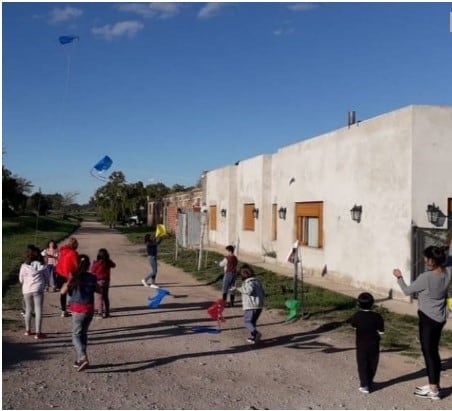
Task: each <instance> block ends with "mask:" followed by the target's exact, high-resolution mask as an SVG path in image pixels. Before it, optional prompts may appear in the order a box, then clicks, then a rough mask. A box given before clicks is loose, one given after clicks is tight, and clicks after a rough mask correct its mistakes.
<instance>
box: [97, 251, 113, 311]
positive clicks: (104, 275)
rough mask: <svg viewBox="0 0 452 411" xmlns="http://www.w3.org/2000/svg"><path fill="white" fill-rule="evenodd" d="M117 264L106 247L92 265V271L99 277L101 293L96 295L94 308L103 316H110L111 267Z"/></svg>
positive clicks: (98, 282)
mask: <svg viewBox="0 0 452 411" xmlns="http://www.w3.org/2000/svg"><path fill="white" fill-rule="evenodd" d="M115 267H116V264H115V263H114V262H113V261H112V260H111V259H110V254H108V251H107V250H106V249H105V248H101V249H99V251H98V253H97V258H96V261H94V262H93V265H92V266H91V272H92V273H93V274H94V275H95V276H96V278H97V285H98V286H99V289H100V293H96V294H95V296H94V309H95V311H96V312H97V315H99V316H100V317H102V318H107V317H109V316H110V298H109V296H108V290H109V289H110V273H111V269H112V268H115Z"/></svg>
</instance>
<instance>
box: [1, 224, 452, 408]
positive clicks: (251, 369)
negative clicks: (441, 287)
mask: <svg viewBox="0 0 452 411" xmlns="http://www.w3.org/2000/svg"><path fill="white" fill-rule="evenodd" d="M75 235H76V236H77V238H78V239H79V242H80V250H79V251H80V252H82V253H87V254H88V255H90V257H91V258H93V257H95V255H96V253H97V250H98V249H99V248H100V247H106V248H107V249H108V250H109V251H110V254H111V256H112V259H113V260H114V261H115V262H116V263H117V268H115V269H114V270H113V271H112V288H111V297H110V298H111V305H112V317H111V318H107V319H98V320H94V321H93V323H92V325H91V328H90V334H89V338H90V339H89V348H88V355H89V357H90V362H91V365H90V367H89V368H88V369H87V370H86V371H83V372H79V373H78V372H76V370H75V369H74V368H73V367H72V364H73V361H74V351H73V347H72V343H71V318H61V317H60V316H59V313H60V311H59V308H58V297H59V295H58V293H46V296H45V308H44V312H45V318H44V322H43V331H44V332H45V333H47V335H48V338H47V339H45V340H37V341H36V340H34V339H33V338H31V337H25V336H23V335H22V331H20V332H18V331H16V332H13V331H4V332H3V375H2V379H3V393H2V397H3V407H2V408H3V409H54V408H57V409H450V408H451V407H452V396H451V392H452V371H451V370H452V358H451V355H450V353H442V356H443V358H444V359H445V360H446V361H445V367H446V368H447V369H446V370H445V371H444V372H443V373H442V386H443V387H444V389H445V390H444V391H445V394H446V395H447V397H446V398H445V399H443V400H442V401H436V402H432V401H431V400H425V399H420V398H417V397H415V396H414V395H413V394H412V392H413V389H414V387H415V386H416V385H423V384H425V383H426V379H425V377H424V371H423V363H422V361H421V360H420V359H417V360H413V359H410V358H407V357H403V356H400V355H399V354H397V353H394V352H383V353H382V354H381V360H380V366H379V369H378V372H377V378H376V381H377V382H378V384H377V389H376V391H374V392H373V393H371V394H369V395H366V394H361V393H360V392H358V385H359V384H358V379H357V371H356V365H355V351H354V341H353V337H352V336H351V335H345V334H343V333H339V332H337V331H335V330H334V328H335V327H334V324H323V325H322V324H316V323H313V322H307V321H299V322H296V323H293V324H285V323H284V318H283V317H281V316H280V315H278V314H277V313H276V312H271V311H265V312H264V313H263V315H262V317H261V319H260V330H261V332H262V334H263V341H262V343H261V344H259V345H257V346H250V345H249V344H247V343H246V341H245V338H246V336H247V334H246V332H245V330H244V328H243V325H242V311H241V308H240V307H234V308H228V309H227V310H226V322H225V323H224V324H223V326H222V329H221V332H220V333H219V334H209V333H202V332H201V333H200V332H195V329H196V327H197V326H208V327H214V326H215V323H214V322H213V321H212V320H210V318H209V317H208V315H207V311H206V309H207V307H208V306H210V304H211V303H212V302H213V301H214V300H216V299H217V298H218V297H219V295H218V292H217V291H215V290H214V289H213V288H211V287H208V286H204V285H202V284H199V283H198V282H197V281H196V280H194V279H193V278H192V277H190V276H189V275H188V274H185V273H184V272H182V271H180V270H179V269H176V268H174V267H171V266H168V265H165V264H159V274H158V282H159V283H160V285H161V286H162V287H164V288H166V289H168V290H170V291H171V293H172V294H174V295H175V296H177V297H178V298H175V297H172V296H168V297H165V299H164V300H163V301H162V303H161V305H160V307H159V308H158V309H149V308H147V299H148V296H150V295H154V294H155V290H153V289H150V288H145V287H143V286H142V285H141V284H140V280H141V278H143V276H144V274H145V273H147V272H148V262H147V259H146V258H145V256H144V247H143V246H137V245H133V244H131V243H129V242H128V240H127V239H126V238H125V236H123V235H121V234H119V233H118V232H116V231H114V230H110V229H108V228H106V227H104V226H101V225H100V224H97V223H84V224H83V226H82V228H81V229H80V230H79V231H78V232H77V233H76V234H75ZM3 315H4V316H7V317H15V318H18V315H19V313H17V312H10V311H4V312H3Z"/></svg>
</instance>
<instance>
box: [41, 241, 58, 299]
mask: <svg viewBox="0 0 452 411" xmlns="http://www.w3.org/2000/svg"><path fill="white" fill-rule="evenodd" d="M41 255H42V256H43V257H44V261H45V263H46V264H47V267H48V268H49V270H48V272H49V274H48V278H47V283H46V288H47V291H50V289H52V291H56V277H55V266H56V264H57V261H58V246H57V244H56V242H55V241H53V240H50V241H49V242H48V243H47V248H45V249H44V250H42V253H41Z"/></svg>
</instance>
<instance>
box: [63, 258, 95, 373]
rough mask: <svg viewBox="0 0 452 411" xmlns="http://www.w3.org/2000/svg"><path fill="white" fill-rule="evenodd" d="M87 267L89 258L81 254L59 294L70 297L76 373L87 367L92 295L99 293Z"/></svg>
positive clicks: (92, 309)
mask: <svg viewBox="0 0 452 411" xmlns="http://www.w3.org/2000/svg"><path fill="white" fill-rule="evenodd" d="M89 266H90V261H89V257H88V256H87V255H85V254H81V255H80V256H79V265H78V267H77V270H76V271H75V272H74V273H72V276H71V279H70V280H69V282H67V283H64V285H63V287H62V289H61V294H66V293H67V294H69V295H70V297H71V302H70V308H71V312H72V343H73V344H74V348H75V352H76V360H75V363H74V366H76V367H77V371H82V370H84V369H85V368H86V367H88V365H89V361H88V355H87V352H86V348H87V345H88V328H89V325H90V324H91V321H92V319H93V315H94V293H95V292H99V291H100V290H99V286H98V285H97V278H96V276H95V275H94V274H91V273H90V272H88V269H89Z"/></svg>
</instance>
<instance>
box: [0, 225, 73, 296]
mask: <svg viewBox="0 0 452 411" xmlns="http://www.w3.org/2000/svg"><path fill="white" fill-rule="evenodd" d="M79 225H80V223H79V221H78V220H77V219H75V220H73V219H65V220H63V219H57V218H52V217H38V218H36V217H35V216H21V217H15V218H5V219H4V220H3V221H2V229H3V237H2V289H3V296H5V294H7V292H8V289H9V287H10V286H11V285H12V284H15V283H17V280H18V274H19V268H20V264H22V262H23V260H24V257H25V250H26V247H27V245H28V244H35V245H36V246H37V247H39V248H44V247H45V246H46V245H47V242H48V241H49V240H55V241H60V240H62V239H63V238H65V237H67V236H68V235H69V234H71V233H72V232H74V231H75V230H76V229H77V228H78V227H79Z"/></svg>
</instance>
